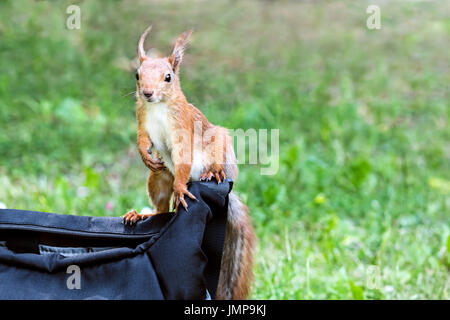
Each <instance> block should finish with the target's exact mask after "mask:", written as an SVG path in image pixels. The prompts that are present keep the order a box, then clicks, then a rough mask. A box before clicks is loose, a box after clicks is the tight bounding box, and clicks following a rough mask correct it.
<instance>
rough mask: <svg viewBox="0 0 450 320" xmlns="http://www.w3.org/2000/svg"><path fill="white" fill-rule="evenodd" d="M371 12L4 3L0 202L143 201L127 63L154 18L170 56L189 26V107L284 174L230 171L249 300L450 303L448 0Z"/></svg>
mask: <svg viewBox="0 0 450 320" xmlns="http://www.w3.org/2000/svg"><path fill="white" fill-rule="evenodd" d="M73 2H76V3H78V4H79V5H80V6H81V13H82V26H81V29H80V30H68V29H66V27H65V19H66V17H67V14H66V13H65V10H66V7H67V5H68V4H71V3H73ZM366 6H367V4H366V3H365V2H350V1H348V2H337V1H336V2H328V1H320V2H319V1H318V2H298V3H295V2H289V1H273V2H268V1H261V2H253V1H246V2H239V1H233V2H230V3H229V2H225V1H214V2H208V3H206V2H204V1H199V2H194V4H188V3H187V2H186V3H182V2H179V1H164V2H163V1H95V2H94V1H2V2H1V3H0V202H3V203H5V204H6V205H7V206H8V207H9V208H18V209H30V210H42V211H50V212H65V213H72V214H82V215H109V216H120V215H122V214H123V213H125V212H126V210H128V209H130V208H136V209H138V210H140V209H141V208H142V207H144V206H147V205H148V200H147V197H146V191H145V179H146V169H145V167H144V165H143V164H142V163H141V161H140V159H139V156H138V154H137V150H136V146H135V139H136V122H135V116H134V108H135V106H134V98H133V96H127V95H126V94H127V93H129V92H131V91H133V90H134V86H135V83H134V74H133V73H132V72H130V71H129V70H128V64H129V62H130V61H131V60H132V59H133V58H134V57H135V52H136V43H137V39H138V37H139V35H140V33H141V32H142V30H144V29H145V27H146V26H147V25H148V24H149V23H150V22H152V23H153V25H154V30H153V31H152V34H151V36H150V38H149V41H148V43H149V44H151V45H152V46H154V47H156V48H158V49H159V50H160V51H161V52H164V53H168V52H169V51H170V49H171V48H170V44H171V43H172V41H173V40H174V38H175V37H176V35H178V34H179V33H181V32H182V31H184V30H185V29H188V28H192V27H193V28H194V29H195V33H194V39H193V41H192V46H191V48H190V49H189V50H188V52H187V57H186V59H185V61H184V64H183V66H182V75H181V76H182V87H183V90H184V91H185V94H186V96H187V97H188V99H189V101H190V102H192V103H194V104H195V105H196V106H198V107H199V108H200V109H201V110H202V111H203V112H204V113H205V114H206V115H207V117H208V118H209V119H210V121H212V122H214V123H216V124H220V125H223V126H227V127H229V128H243V129H248V128H255V129H260V128H267V129H272V128H275V129H276V128H278V129H280V168H279V171H278V173H277V174H276V175H274V176H262V175H261V174H260V168H259V166H255V165H253V166H250V165H242V166H241V168H240V177H239V180H238V181H237V183H236V185H235V188H236V190H238V191H239V193H240V194H241V195H242V197H243V198H244V199H245V201H246V202H247V204H248V206H249V207H250V208H251V215H252V220H253V223H254V226H255V230H256V233H257V235H258V238H259V241H258V252H257V254H256V267H255V274H256V281H255V285H254V288H253V293H252V298H255V299H362V298H364V299H449V288H450V280H449V279H450V277H449V268H450V224H449V221H450V210H449V206H450V197H449V194H450V170H449V163H450V162H449V156H450V145H449V141H450V130H449V125H448V116H449V110H450V108H449V100H450V99H449V98H450V97H449V87H448V84H449V83H450V81H449V80H450V79H449V75H450V72H449V71H450V70H449V60H448V52H449V51H450V45H449V42H448V39H449V35H450V23H449V20H448V16H446V14H445V13H446V12H449V10H450V7H449V3H448V2H444V1H442V2H426V3H423V2H407V1H392V2H381V3H380V7H381V23H382V29H381V30H368V29H367V28H366V19H367V16H368V15H367V14H366V11H365V9H366ZM107 207H108V208H107ZM111 207H112V208H111Z"/></svg>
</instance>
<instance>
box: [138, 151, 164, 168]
mask: <svg viewBox="0 0 450 320" xmlns="http://www.w3.org/2000/svg"><path fill="white" fill-rule="evenodd" d="M142 161H143V162H144V164H145V165H146V166H147V168H149V169H150V170H152V171H158V170H163V169H165V168H166V167H165V166H164V162H163V161H162V160H161V159H160V158H156V159H154V158H153V157H152V156H151V155H146V156H145V157H142Z"/></svg>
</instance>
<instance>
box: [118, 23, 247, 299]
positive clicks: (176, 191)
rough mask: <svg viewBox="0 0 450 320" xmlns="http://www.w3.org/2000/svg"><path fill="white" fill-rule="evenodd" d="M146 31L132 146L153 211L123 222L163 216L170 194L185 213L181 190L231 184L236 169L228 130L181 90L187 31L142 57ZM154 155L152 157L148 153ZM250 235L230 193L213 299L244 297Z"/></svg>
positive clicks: (242, 211)
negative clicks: (161, 52)
mask: <svg viewBox="0 0 450 320" xmlns="http://www.w3.org/2000/svg"><path fill="white" fill-rule="evenodd" d="M150 30H151V26H150V27H148V28H147V29H146V30H145V31H144V33H143V34H142V35H141V37H140V39H139V43H138V56H139V62H140V66H139V68H138V69H137V72H136V98H137V102H136V106H137V108H136V118H137V122H138V132H137V142H138V148H139V153H140V155H141V157H142V161H143V162H144V164H145V165H146V166H147V167H148V168H149V169H150V170H149V176H148V180H147V190H148V195H149V198H150V201H151V202H152V203H153V205H154V207H155V211H154V212H153V213H151V214H138V213H137V212H136V211H135V210H131V211H130V212H128V213H127V214H125V215H124V223H126V224H134V223H136V222H137V221H138V220H143V219H146V218H148V217H150V216H153V215H156V214H159V213H164V212H168V211H169V209H170V199H171V196H172V194H173V208H174V209H176V208H177V206H178V205H179V204H181V205H183V207H184V208H186V209H187V210H188V205H187V202H186V198H185V197H189V198H191V199H193V200H195V196H194V195H192V194H191V193H190V192H189V191H188V190H187V187H186V184H187V182H188V181H201V180H211V179H213V178H214V179H215V180H216V182H217V183H221V181H223V180H224V179H226V178H230V179H232V180H234V181H236V179H237V176H238V168H237V165H236V156H235V154H234V150H233V145H232V140H231V138H230V136H229V135H228V132H227V129H225V128H222V127H219V126H215V125H213V124H211V123H210V122H209V121H208V120H207V119H206V117H205V116H204V115H203V114H202V113H201V111H200V110H198V109H197V108H196V107H195V106H194V105H192V104H190V103H189V102H188V101H187V100H186V97H185V96H184V94H183V91H182V90H181V87H180V79H179V73H178V70H179V67H180V63H181V61H182V59H183V54H184V50H185V48H186V45H187V43H188V39H189V37H190V35H191V33H192V31H187V32H184V33H183V34H181V35H180V36H179V37H178V39H177V40H176V42H175V47H174V49H173V51H172V53H171V54H170V56H168V57H164V58H153V57H149V56H147V55H146V53H145V50H144V41H145V38H146V37H147V35H148V33H149V32H150ZM196 129H198V130H200V131H201V132H202V133H206V132H207V133H208V134H203V135H202V136H201V138H200V148H198V147H196V146H195V145H194V144H195V137H194V135H195V131H196ZM152 148H153V149H154V150H155V151H156V152H154V153H153V152H152V150H151V149H152ZM254 245H255V234H254V231H253V227H252V225H251V222H250V218H249V210H248V208H247V207H246V206H245V205H244V204H243V203H242V202H241V200H240V199H239V197H238V196H237V195H236V194H235V193H234V192H231V193H230V195H229V204H228V221H227V228H226V236H225V243H224V251H223V256H222V264H221V272H220V276H219V284H218V288H217V293H216V298H217V299H245V298H247V296H248V294H249V291H250V285H251V281H252V279H253V273H252V266H253V250H254Z"/></svg>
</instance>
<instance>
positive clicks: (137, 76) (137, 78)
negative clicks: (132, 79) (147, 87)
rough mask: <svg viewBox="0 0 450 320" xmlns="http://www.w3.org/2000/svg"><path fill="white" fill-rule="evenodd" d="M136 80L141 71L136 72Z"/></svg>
mask: <svg viewBox="0 0 450 320" xmlns="http://www.w3.org/2000/svg"><path fill="white" fill-rule="evenodd" d="M136 80H139V72H136Z"/></svg>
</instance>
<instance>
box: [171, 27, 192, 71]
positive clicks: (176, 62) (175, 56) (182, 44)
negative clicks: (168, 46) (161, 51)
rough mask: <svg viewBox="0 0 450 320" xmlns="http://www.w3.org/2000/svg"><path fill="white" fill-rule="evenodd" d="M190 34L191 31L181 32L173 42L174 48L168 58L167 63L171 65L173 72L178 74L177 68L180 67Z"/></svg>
mask: <svg viewBox="0 0 450 320" xmlns="http://www.w3.org/2000/svg"><path fill="white" fill-rule="evenodd" d="M191 34H192V30H189V31H186V32H183V33H182V34H181V35H180V36H179V37H178V39H177V41H176V42H175V47H174V48H173V51H172V54H171V55H170V57H169V63H170V64H171V65H172V69H173V71H174V72H178V67H179V66H180V63H181V60H183V54H184V50H186V47H187V45H188V43H189V38H190V36H191Z"/></svg>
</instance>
